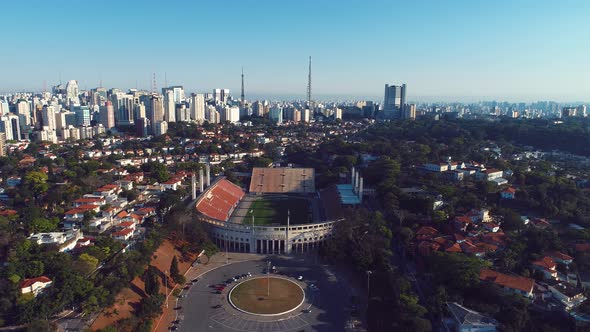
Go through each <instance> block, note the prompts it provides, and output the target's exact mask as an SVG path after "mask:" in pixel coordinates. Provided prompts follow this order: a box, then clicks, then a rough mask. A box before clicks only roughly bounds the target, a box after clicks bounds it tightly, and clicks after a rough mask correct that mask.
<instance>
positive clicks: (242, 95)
mask: <svg viewBox="0 0 590 332" xmlns="http://www.w3.org/2000/svg"><path fill="white" fill-rule="evenodd" d="M240 97H241V98H242V103H243V102H244V100H246V98H245V97H244V67H242V94H241V95H240Z"/></svg>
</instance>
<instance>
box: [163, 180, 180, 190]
mask: <svg viewBox="0 0 590 332" xmlns="http://www.w3.org/2000/svg"><path fill="white" fill-rule="evenodd" d="M181 183H182V182H181V181H180V179H170V180H168V181H166V182H162V187H163V188H164V190H177V189H178V186H180V184H181Z"/></svg>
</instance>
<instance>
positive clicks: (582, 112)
mask: <svg viewBox="0 0 590 332" xmlns="http://www.w3.org/2000/svg"><path fill="white" fill-rule="evenodd" d="M576 114H577V115H578V116H582V117H586V116H588V114H587V113H586V105H580V106H578V107H576Z"/></svg>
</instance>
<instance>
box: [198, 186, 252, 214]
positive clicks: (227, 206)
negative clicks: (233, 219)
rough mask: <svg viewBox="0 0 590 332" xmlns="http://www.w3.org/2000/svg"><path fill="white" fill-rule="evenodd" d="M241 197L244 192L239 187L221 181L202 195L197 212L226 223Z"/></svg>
mask: <svg viewBox="0 0 590 332" xmlns="http://www.w3.org/2000/svg"><path fill="white" fill-rule="evenodd" d="M242 197H244V192H243V191H242V189H241V188H240V187H238V186H236V185H235V184H233V183H231V182H230V181H228V180H226V179H221V180H219V181H217V182H216V183H214V184H213V185H211V187H209V188H207V190H206V191H205V192H204V193H203V196H202V197H201V198H200V199H199V201H198V202H197V210H198V211H199V212H201V213H202V214H204V215H206V216H208V217H210V218H213V219H217V220H220V221H227V220H228V219H229V217H230V215H231V214H232V212H233V211H234V208H235V207H236V206H237V205H238V202H239V201H240V200H241V199H242Z"/></svg>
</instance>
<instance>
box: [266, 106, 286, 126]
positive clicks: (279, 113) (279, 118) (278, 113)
mask: <svg viewBox="0 0 590 332" xmlns="http://www.w3.org/2000/svg"><path fill="white" fill-rule="evenodd" d="M268 117H269V119H270V120H271V121H272V122H274V123H277V124H278V123H283V108H282V107H281V106H278V105H277V106H273V107H271V108H270V112H269V113H268Z"/></svg>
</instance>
